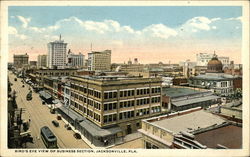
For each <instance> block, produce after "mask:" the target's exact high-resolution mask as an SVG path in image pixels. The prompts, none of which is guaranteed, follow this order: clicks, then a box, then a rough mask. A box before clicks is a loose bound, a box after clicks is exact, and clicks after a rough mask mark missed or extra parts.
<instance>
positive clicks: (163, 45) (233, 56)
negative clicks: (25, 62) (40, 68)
mask: <svg viewBox="0 0 250 157" xmlns="http://www.w3.org/2000/svg"><path fill="white" fill-rule="evenodd" d="M8 12H9V14H8V16H9V17H8V19H9V59H8V61H9V62H13V54H25V53H27V54H29V57H30V60H31V61H36V60H37V56H38V55H39V54H41V55H42V54H47V43H49V42H52V41H54V40H57V39H59V35H60V34H62V40H64V42H66V43H68V46H67V50H68V49H71V51H72V52H73V53H75V54H78V53H79V52H81V53H82V54H84V55H85V56H86V57H85V58H87V53H88V52H90V50H91V45H92V47H93V49H92V50H93V51H103V50H106V49H110V50H111V51H112V56H111V60H112V63H124V62H127V61H128V60H129V59H131V60H133V59H134V58H138V60H139V63H142V64H149V63H158V62H163V63H169V61H170V62H171V63H173V64H178V63H179V62H180V61H186V60H188V59H189V60H190V61H193V62H195V61H196V54H198V53H213V52H214V51H215V52H216V54H217V55H218V56H226V57H229V59H230V61H231V60H232V61H234V62H235V64H241V63H242V62H241V55H242V52H241V51H242V50H241V49H242V7H239V6H207V7H204V6H192V7H188V6H179V7H176V6H147V7H145V6H134V7H130V6H126V7H123V6H120V7H118V6H115V7H111V6H98V7H90V6H84V7H81V6H78V7H76V6H75V7H72V6H60V7H59V6H57V7H55V6H49V7H48V6H46V7H45V6H36V7H34V6H11V7H9V11H8ZM44 16H46V18H44Z"/></svg>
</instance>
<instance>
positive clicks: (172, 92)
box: [162, 88, 200, 97]
mask: <svg viewBox="0 0 250 157" xmlns="http://www.w3.org/2000/svg"><path fill="white" fill-rule="evenodd" d="M162 93H163V94H166V95H167V96H170V97H178V96H182V95H189V94H195V93H200V91H197V90H194V89H189V88H162Z"/></svg>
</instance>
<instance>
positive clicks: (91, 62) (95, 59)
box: [88, 50, 111, 71]
mask: <svg viewBox="0 0 250 157" xmlns="http://www.w3.org/2000/svg"><path fill="white" fill-rule="evenodd" d="M110 69H111V50H105V51H101V52H96V51H92V52H91V53H88V70H91V71H110Z"/></svg>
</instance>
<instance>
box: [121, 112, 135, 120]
mask: <svg viewBox="0 0 250 157" xmlns="http://www.w3.org/2000/svg"><path fill="white" fill-rule="evenodd" d="M134 114H135V112H134V111H128V112H122V113H119V119H120V120H122V119H129V118H132V117H134V116H135V115H134Z"/></svg>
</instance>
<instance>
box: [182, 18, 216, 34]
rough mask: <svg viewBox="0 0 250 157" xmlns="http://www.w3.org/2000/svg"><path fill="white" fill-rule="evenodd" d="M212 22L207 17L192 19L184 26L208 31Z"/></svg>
mask: <svg viewBox="0 0 250 157" xmlns="http://www.w3.org/2000/svg"><path fill="white" fill-rule="evenodd" d="M211 22H212V20H210V19H208V18H207V17H194V18H192V19H190V20H188V21H187V22H186V25H188V26H191V27H194V28H196V29H199V30H206V31H208V30H210V25H209V24H210V23H211Z"/></svg>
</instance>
